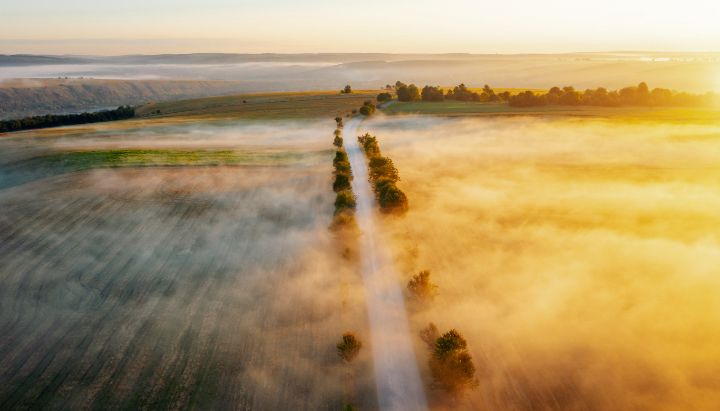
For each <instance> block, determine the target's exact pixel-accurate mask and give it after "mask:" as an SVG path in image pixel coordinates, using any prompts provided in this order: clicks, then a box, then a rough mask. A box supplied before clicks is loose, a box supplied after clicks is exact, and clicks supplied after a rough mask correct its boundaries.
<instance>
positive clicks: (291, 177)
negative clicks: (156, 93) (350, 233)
mask: <svg viewBox="0 0 720 411" xmlns="http://www.w3.org/2000/svg"><path fill="white" fill-rule="evenodd" d="M128 124H132V122H124V123H122V124H120V123H117V124H113V125H112V127H110V126H109V125H108V124H106V125H103V126H99V127H98V128H97V129H87V128H79V127H78V128H66V129H64V130H65V133H58V132H57V131H54V132H52V133H49V130H43V131H38V132H37V133H36V134H33V133H20V134H19V135H21V136H22V137H19V138H18V137H6V138H4V139H2V140H0V144H1V145H2V147H3V148H6V150H2V152H3V154H2V160H1V161H2V164H3V166H2V174H1V176H2V178H3V182H4V183H6V184H5V187H4V188H2V189H0V190H2V191H0V192H1V193H2V196H0V208H2V209H3V214H2V216H1V217H0V227H1V229H0V282H1V283H2V287H0V313H1V314H0V329H1V330H2V335H3V338H2V340H0V379H1V380H2V381H3V384H2V385H1V386H0V408H3V409H14V408H27V407H31V408H38V407H47V408H72V409H87V408H107V407H108V406H110V405H111V404H112V406H113V407H117V408H156V409H174V408H186V407H190V408H193V407H200V408H205V409H206V408H235V409H279V408H285V407H292V408H294V409H306V410H318V409H328V410H336V409H340V408H341V406H342V405H343V402H344V401H345V398H344V392H345V386H344V381H345V380H344V378H345V373H346V372H345V370H344V368H343V365H342V364H340V363H339V361H338V359H337V357H336V355H335V352H334V343H335V340H336V338H337V337H338V335H340V333H342V332H344V331H345V330H346V329H353V330H355V331H356V332H357V333H358V334H359V335H361V336H364V335H367V329H366V325H365V324H366V320H365V309H364V307H363V306H362V304H359V303H358V302H357V299H358V298H359V295H360V292H359V291H358V290H359V287H360V285H359V280H358V278H357V276H356V274H355V273H354V272H353V269H352V267H351V266H348V265H346V264H343V263H342V260H341V256H340V255H339V254H338V253H337V252H336V249H335V248H334V247H333V245H332V238H331V236H330V234H329V232H328V230H327V227H328V225H329V224H330V221H331V217H332V191H331V190H330V189H329V187H330V185H331V184H330V173H329V172H328V169H327V164H328V163H329V161H330V159H331V158H332V153H331V152H330V151H328V150H327V146H328V145H329V143H328V141H327V139H323V137H322V136H323V134H329V133H327V131H326V130H325V126H326V124H324V123H317V122H307V121H306V122H303V123H295V122H287V121H285V122H281V123H280V124H277V125H275V126H272V125H270V126H268V125H258V124H257V123H252V124H243V123H223V125H222V126H218V124H212V125H204V124H202V123H194V124H192V125H191V126H189V125H184V124H180V125H178V124H176V125H173V126H164V127H160V128H155V129H135V128H124V127H126V126H127V125H128ZM329 124H330V123H328V124H327V125H329ZM108 127H110V128H111V132H112V133H116V134H113V135H111V136H108V134H107V131H108ZM208 130H211V131H212V133H210V132H208ZM73 133H77V134H74V135H73ZM298 139H299V141H300V142H298ZM113 146H115V147H116V146H123V147H124V148H123V149H122V150H120V149H117V148H113ZM169 146H172V147H175V148H173V149H169V148H168V147H169ZM213 146H216V147H222V148H221V149H215V150H213V149H208V147H213ZM178 147H180V148H178ZM200 147H202V149H200ZM8 164H10V166H9V165H8ZM41 166H42V167H41ZM138 166H141V167H138ZM38 168H43V169H45V170H46V172H47V173H46V174H44V175H43V176H41V178H34V179H31V180H27V181H25V180H23V181H16V180H15V179H17V178H21V177H22V176H24V175H26V173H31V172H34V171H35V170H36V169H38ZM23 170H24V171H25V172H26V173H24V172H23ZM358 361H359V363H358V366H357V371H356V378H355V393H357V394H356V395H357V396H358V399H357V400H356V401H355V403H356V404H360V405H362V406H364V407H373V398H374V395H373V385H372V380H371V379H370V373H369V368H368V365H367V362H366V357H365V356H364V355H361V357H360V358H359V360H358Z"/></svg>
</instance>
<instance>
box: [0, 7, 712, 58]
mask: <svg viewBox="0 0 720 411" xmlns="http://www.w3.org/2000/svg"><path fill="white" fill-rule="evenodd" d="M0 16H3V17H2V20H3V24H2V25H0V53H6V54H9V53H49V54H50V53H51V54H98V55H117V54H128V53H184V52H238V53H259V52H278V53H296V52H395V53H401V52H408V53H441V52H468V53H528V52H529V53H543V52H544V53H554V52H573V51H617V50H645V51H695V52H702V51H720V24H718V22H717V19H718V16H720V2H718V1H716V0H684V1H677V0H604V1H597V0H594V1H584V0H545V1H537V0H509V1H479V0H475V1H473V0H443V1H437V0H434V1H431V0H412V1H411V0H384V1H383V0H364V1H362V2H360V1H358V2H345V1H335V0H302V1H289V0H264V1H248V0H123V1H113V2H109V1H103V2H100V1H98V0H93V1H89V0H64V1H57V0H22V1H19V0H0Z"/></svg>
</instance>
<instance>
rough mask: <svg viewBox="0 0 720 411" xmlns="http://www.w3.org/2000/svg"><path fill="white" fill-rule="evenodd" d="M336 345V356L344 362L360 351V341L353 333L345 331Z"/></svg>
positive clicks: (350, 359) (349, 360)
mask: <svg viewBox="0 0 720 411" xmlns="http://www.w3.org/2000/svg"><path fill="white" fill-rule="evenodd" d="M336 347H337V353H338V356H339V357H340V358H341V359H342V360H343V361H345V362H346V363H350V362H352V361H353V360H354V359H355V357H357V356H358V354H359V353H360V348H362V342H360V340H359V339H358V338H357V337H356V336H355V334H354V333H351V332H346V333H345V334H343V336H342V340H341V341H340V342H339V343H337V345H336Z"/></svg>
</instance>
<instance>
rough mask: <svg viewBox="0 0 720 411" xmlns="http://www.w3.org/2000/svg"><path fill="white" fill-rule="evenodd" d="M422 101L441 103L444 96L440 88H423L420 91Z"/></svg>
mask: <svg viewBox="0 0 720 411" xmlns="http://www.w3.org/2000/svg"><path fill="white" fill-rule="evenodd" d="M421 95H422V101H443V100H445V95H444V94H443V91H442V90H441V89H440V87H433V86H425V87H423V89H422V93H421Z"/></svg>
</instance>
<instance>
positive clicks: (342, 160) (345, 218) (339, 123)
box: [331, 117, 356, 252]
mask: <svg viewBox="0 0 720 411" xmlns="http://www.w3.org/2000/svg"><path fill="white" fill-rule="evenodd" d="M335 123H336V128H335V131H334V133H333V134H334V136H335V138H334V140H333V145H334V146H335V147H337V150H336V151H335V158H334V159H333V167H334V172H333V174H334V176H335V178H334V180H333V191H334V192H335V193H336V195H335V213H334V215H333V222H332V226H331V228H333V229H335V230H340V229H342V228H349V227H355V224H356V223H355V194H353V191H352V184H351V182H352V179H353V175H352V170H351V168H350V159H349V158H348V155H347V153H346V152H345V147H344V146H343V138H342V127H343V120H342V117H335ZM345 250H346V251H347V252H349V248H347V247H346V248H345Z"/></svg>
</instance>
